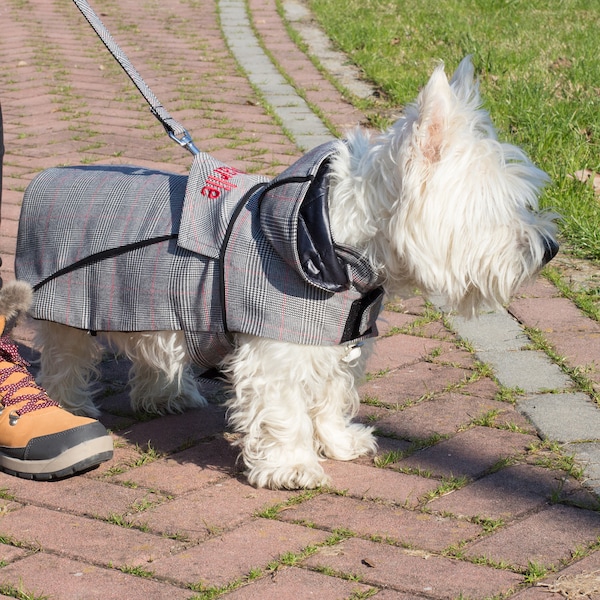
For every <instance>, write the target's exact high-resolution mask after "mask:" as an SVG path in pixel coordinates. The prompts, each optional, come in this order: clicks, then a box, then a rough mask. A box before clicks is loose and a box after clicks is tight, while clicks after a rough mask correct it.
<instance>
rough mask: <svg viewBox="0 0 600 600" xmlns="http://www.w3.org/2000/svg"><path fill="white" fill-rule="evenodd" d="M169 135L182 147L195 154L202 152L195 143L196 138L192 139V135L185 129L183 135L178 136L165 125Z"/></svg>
mask: <svg viewBox="0 0 600 600" xmlns="http://www.w3.org/2000/svg"><path fill="white" fill-rule="evenodd" d="M165 129H166V131H167V133H168V134H169V137H170V138H171V139H172V140H173V141H175V142H177V143H178V144H179V145H180V146H181V147H182V148H185V149H186V150H189V151H190V152H191V153H192V154H193V155H194V156H196V155H197V154H200V150H198V148H197V147H196V144H194V140H192V136H191V135H190V134H189V133H188V132H187V131H186V130H185V129H184V130H183V134H182V135H181V137H177V136H176V135H175V134H174V133H173V132H172V131H171V130H170V129H169V128H168V127H165Z"/></svg>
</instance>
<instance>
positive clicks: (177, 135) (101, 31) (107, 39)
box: [73, 0, 200, 155]
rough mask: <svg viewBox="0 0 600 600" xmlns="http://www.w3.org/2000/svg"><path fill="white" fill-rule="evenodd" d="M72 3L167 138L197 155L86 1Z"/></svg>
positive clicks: (175, 122)
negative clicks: (147, 106) (139, 96)
mask: <svg viewBox="0 0 600 600" xmlns="http://www.w3.org/2000/svg"><path fill="white" fill-rule="evenodd" d="M73 2H75V4H76V6H77V8H78V9H79V10H80V11H81V13H82V14H83V16H84V17H85V18H86V20H87V22H88V23H89V24H90V25H91V26H92V29H93V30H94V31H95V32H96V33H97V34H98V37H99V38H100V39H101V40H102V42H103V43H104V45H105V46H106V47H107V48H108V50H109V52H110V53H111V54H112V55H113V57H114V58H115V59H116V60H117V62H118V63H119V64H120V65H121V67H123V70H124V71H125V73H127V75H128V76H129V78H130V79H131V81H133V83H134V84H135V86H136V87H137V89H138V90H139V91H140V93H141V94H142V96H144V99H145V100H146V102H148V104H149V105H150V112H152V114H153V115H154V116H155V117H156V118H157V119H158V120H159V121H160V123H161V124H162V126H163V127H164V128H165V131H166V132H167V134H168V135H169V137H170V138H171V139H172V140H174V141H175V142H177V143H178V144H179V145H180V146H182V147H183V148H186V149H187V150H189V151H190V152H191V153H192V154H193V155H196V154H199V153H200V150H198V148H197V147H196V146H195V144H194V142H193V140H192V137H191V136H190V134H189V133H188V132H187V131H186V129H185V127H183V125H181V123H179V121H176V120H175V119H174V118H173V117H172V116H171V115H170V114H169V112H168V111H167V110H166V108H165V107H164V106H163V105H162V104H161V103H160V101H159V100H158V98H157V97H156V96H155V95H154V93H153V92H152V90H151V89H150V88H149V87H148V85H147V84H146V82H145V81H144V80H143V79H142V76H141V75H140V74H139V73H138V72H137V70H136V69H135V67H134V66H133V65H132V64H131V61H130V60H129V58H127V55H126V54H125V53H124V52H123V50H122V49H121V48H120V47H119V44H117V42H116V41H115V40H114V38H113V37H112V35H111V34H110V32H109V31H108V29H107V28H106V26H105V25H104V23H102V21H101V20H100V17H98V15H97V14H96V13H95V12H94V9H93V8H92V7H91V6H90V5H89V3H88V2H87V0H73Z"/></svg>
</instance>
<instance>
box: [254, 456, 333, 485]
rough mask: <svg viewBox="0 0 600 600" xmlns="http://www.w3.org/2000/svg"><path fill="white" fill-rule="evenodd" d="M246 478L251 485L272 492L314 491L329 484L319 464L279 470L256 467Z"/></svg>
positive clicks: (279, 468) (294, 466)
mask: <svg viewBox="0 0 600 600" xmlns="http://www.w3.org/2000/svg"><path fill="white" fill-rule="evenodd" d="M246 477H247V478H248V482H249V483H250V484H251V485H253V486H255V487H258V488H269V489H272V490H312V489H315V488H318V487H321V486H324V485H327V484H328V483H329V477H328V476H327V475H325V471H323V467H321V465H320V464H319V463H318V462H315V463H314V464H312V465H306V464H296V465H289V466H285V467H277V468H273V467H265V466H262V465H255V466H253V467H251V468H250V469H248V470H247V471H246Z"/></svg>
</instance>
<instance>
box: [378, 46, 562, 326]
mask: <svg viewBox="0 0 600 600" xmlns="http://www.w3.org/2000/svg"><path fill="white" fill-rule="evenodd" d="M372 148H373V149H376V153H377V155H378V158H379V159H380V160H381V162H382V163H383V162H387V167H384V170H385V171H386V172H387V174H386V177H387V179H388V181H386V182H385V187H386V194H385V195H386V196H387V197H388V201H389V202H390V203H391V206H390V207H389V211H390V217H389V220H388V221H387V228H388V231H387V236H386V237H387V239H388V243H389V246H391V247H390V248H389V250H390V254H389V255H388V256H386V257H385V258H384V261H383V262H385V269H386V271H387V272H388V273H387V275H388V279H389V281H390V285H391V287H392V288H393V287H394V284H398V286H401V285H402V286H404V287H406V285H407V284H408V285H415V286H417V287H418V288H420V289H422V290H423V291H424V292H425V293H429V294H440V295H442V296H443V297H445V298H446V299H447V302H448V304H449V306H450V307H451V308H452V309H455V310H457V311H459V312H461V313H463V314H473V313H474V312H476V311H477V309H478V308H480V307H482V306H490V307H497V306H498V305H501V304H504V303H506V302H507V301H508V300H509V298H510V297H511V295H512V294H513V293H514V292H515V291H516V289H517V288H518V287H519V286H520V285H521V284H522V283H523V282H524V281H525V280H527V279H529V278H530V277H531V276H533V275H534V274H535V273H537V272H538V271H539V269H540V268H541V267H542V266H543V265H544V264H545V263H546V262H548V261H549V260H551V259H552V257H553V256H554V255H555V254H556V252H557V251H558V244H557V242H556V226H555V220H556V218H557V216H556V215H555V214H552V213H549V212H544V211H540V210H539V208H538V197H539V194H540V192H541V190H542V188H543V186H544V185H545V184H546V183H547V181H548V176H547V175H546V174H545V173H544V172H543V171H541V170H540V169H538V168H537V167H536V166H535V165H533V164H532V162H531V161H530V160H529V158H528V157H527V156H526V155H525V153H524V152H523V151H522V150H520V149H519V148H517V147H516V146H514V145H511V144H508V143H503V142H500V141H498V138H497V136H496V132H495V129H494V127H493V125H492V122H491V120H490V117H489V114H488V113H487V111H485V110H483V109H482V108H481V99H480V96H479V89H478V84H477V81H476V80H475V78H474V73H473V66H472V64H471V60H470V58H468V57H467V58H466V59H464V60H463V61H462V62H461V64H460V66H459V67H458V69H457V71H456V73H455V74H454V76H453V77H452V79H451V80H450V81H448V79H447V78H446V76H445V74H444V71H443V66H440V67H438V68H437V69H436V70H435V72H434V73H433V75H432V77H431V79H430V80H429V82H428V83H427V85H426V86H425V88H423V90H422V91H421V93H420V94H419V96H418V98H417V100H416V102H415V103H414V104H412V105H410V106H409V107H407V109H406V111H405V113H404V115H403V117H402V118H401V119H400V120H398V121H397V122H396V123H395V124H394V125H393V126H392V127H391V128H390V129H389V131H387V132H386V133H384V134H383V135H382V136H381V137H380V138H378V139H377V140H376V141H375V144H374V145H373V147H372ZM390 190H393V191H392V192H391V193H390ZM392 196H393V197H392Z"/></svg>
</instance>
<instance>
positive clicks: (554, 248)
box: [543, 237, 559, 264]
mask: <svg viewBox="0 0 600 600" xmlns="http://www.w3.org/2000/svg"><path fill="white" fill-rule="evenodd" d="M543 242H544V263H543V264H548V263H549V262H550V261H551V260H552V259H553V258H554V257H555V256H556V253H557V252H558V247H559V246H558V243H557V242H556V240H554V239H553V238H550V237H544V239H543Z"/></svg>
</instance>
